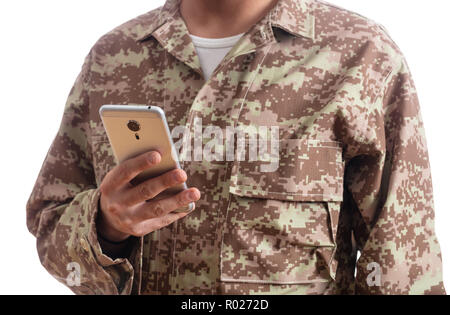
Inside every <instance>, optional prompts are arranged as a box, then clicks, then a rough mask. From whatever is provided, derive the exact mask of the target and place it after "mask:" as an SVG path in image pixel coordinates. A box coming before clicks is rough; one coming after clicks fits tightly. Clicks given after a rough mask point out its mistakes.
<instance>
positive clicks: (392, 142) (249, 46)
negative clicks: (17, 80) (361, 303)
mask: <svg viewBox="0 0 450 315" xmlns="http://www.w3.org/2000/svg"><path fill="white" fill-rule="evenodd" d="M103 104H144V105H145V104H147V105H156V106H160V107H161V108H163V109H164V111H165V112H166V116H167V118H168V123H169V126H170V128H171V129H172V130H173V129H174V128H176V127H177V126H184V127H186V128H187V130H189V131H190V132H193V130H194V128H195V123H194V122H195V121H201V122H202V125H203V126H214V127H215V128H219V129H220V130H222V131H225V130H226V129H227V128H229V127H235V128H237V127H239V128H242V129H243V130H245V131H246V132H248V133H249V134H251V132H252V131H251V130H254V129H255V128H261V127H270V128H272V127H274V128H276V130H278V134H277V139H279V141H278V143H279V152H278V153H279V154H278V159H279V163H278V167H277V168H276V169H275V170H272V171H271V172H261V169H262V167H263V166H264V165H265V163H266V162H265V161H263V160H256V161H254V160H250V159H237V158H234V155H232V157H231V158H227V159H217V160H206V159H201V160H196V159H191V160H185V161H182V168H183V170H173V171H171V172H168V173H166V174H163V175H161V176H160V177H157V178H154V179H150V180H148V181H146V182H144V183H142V184H140V185H138V186H132V185H131V184H130V183H129V182H130V180H131V179H132V178H133V177H134V176H136V175H137V174H139V173H140V172H141V171H143V170H145V169H147V168H151V167H153V166H154V165H156V164H157V163H159V161H160V159H161V156H160V154H159V153H158V152H148V153H145V154H143V155H140V156H138V157H136V158H133V159H131V160H128V161H126V162H124V163H122V164H120V165H117V164H116V161H115V160H114V156H113V153H112V150H111V146H110V144H109V142H108V138H107V136H106V132H105V129H104V127H103V125H102V123H101V120H100V117H99V114H98V110H99V108H100V106H102V105H103ZM236 150H237V149H236V148H235V151H236ZM234 153H236V152H234ZM430 174H431V173H430V165H429V159H428V153H427V144H426V139H425V133H424V126H423V122H422V118H421V114H420V108H419V103H418V98H417V94H416V90H415V86H414V83H413V80H412V78H411V73H410V70H409V68H408V65H407V63H406V61H405V59H404V56H403V55H402V53H401V51H400V50H399V48H398V46H397V45H396V44H395V43H394V41H393V40H392V39H391V38H390V37H389V35H388V33H387V32H386V30H385V29H384V28H383V27H382V26H381V25H379V24H377V23H376V22H374V21H372V20H369V19H367V18H365V17H362V16H360V15H358V14H356V13H353V12H350V11H348V10H345V9H342V8H339V7H336V6H333V5H331V4H329V3H326V2H323V1H316V0H278V1H276V0H227V1H223V0H221V1H219V0H214V1H212V0H181V1H180V0H168V1H167V2H166V3H165V5H164V6H163V7H161V8H158V9H156V10H153V11H150V12H148V13H146V14H143V15H141V16H139V17H137V18H135V19H133V20H130V21H128V22H127V23H125V24H122V25H120V26H118V27H117V28H115V29H114V30H112V31H111V32H109V33H107V34H106V35H104V36H102V37H101V38H100V39H99V40H98V42H97V43H96V44H95V45H94V47H93V48H92V49H91V51H90V52H89V54H88V55H87V57H86V59H85V62H84V65H83V67H82V70H81V73H80V75H79V76H78V78H77V79H76V81H75V84H74V86H73V88H72V90H71V92H70V95H69V98H68V100H67V103H66V106H65V112H64V116H63V119H62V122H61V126H60V130H59V132H58V134H57V136H56V138H55V139H54V142H53V144H52V146H51V148H50V150H49V152H48V155H47V157H46V159H45V161H44V164H43V166H42V169H41V172H40V174H39V177H38V179H37V181H36V184H35V187H34V189H33V191H32V193H31V196H30V199H29V201H28V203H27V224H28V228H29V230H30V232H31V233H32V234H33V235H35V236H36V238H37V248H38V253H39V257H40V260H41V262H42V264H43V266H44V267H45V268H46V269H47V270H48V271H49V273H50V274H52V275H53V276H54V277H56V278H57V279H58V280H60V281H61V282H63V283H64V284H66V285H68V286H69V287H70V288H71V289H72V290H73V292H75V293H77V294H265V293H266V294H288V293H289V294H444V293H445V290H444V286H443V282H442V274H441V272H442V271H441V254H440V248H439V244H438V241H437V239H436V236H435V233H434V209H433V206H434V205H433V194H432V181H431V175H430ZM185 181H186V182H187V184H188V186H189V187H191V188H189V190H187V191H185V192H182V193H180V194H178V195H176V196H172V197H167V198H165V199H163V200H158V201H155V200H154V197H156V196H157V195H158V194H159V193H160V192H162V191H163V190H165V189H166V188H168V187H171V186H174V185H176V184H179V183H182V182H185ZM148 199H152V200H150V202H145V200H148ZM191 201H195V202H196V209H195V210H194V211H193V212H192V213H190V214H188V215H186V214H175V213H171V212H172V211H173V210H175V209H176V208H178V207H179V206H180V205H184V204H187V203H189V202H191ZM358 252H360V257H359V259H357V253H358ZM355 271H356V276H355Z"/></svg>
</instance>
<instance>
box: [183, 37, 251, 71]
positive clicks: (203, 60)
mask: <svg viewBox="0 0 450 315" xmlns="http://www.w3.org/2000/svg"><path fill="white" fill-rule="evenodd" d="M242 35H244V33H242V34H239V35H235V36H231V37H224V38H204V37H198V36H194V35H190V36H191V39H192V42H193V43H194V46H195V49H196V50H197V55H198V58H199V59H200V66H201V67H202V70H203V74H204V76H205V79H206V80H208V79H209V78H210V76H211V74H212V73H213V72H214V70H215V69H216V68H217V66H218V65H219V63H220V62H221V61H222V60H223V58H224V57H225V56H226V54H227V53H228V52H229V51H230V50H231V48H233V46H234V45H236V43H237V42H238V41H239V39H240V38H241V37H242Z"/></svg>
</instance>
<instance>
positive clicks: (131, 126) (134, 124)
mask: <svg viewBox="0 0 450 315" xmlns="http://www.w3.org/2000/svg"><path fill="white" fill-rule="evenodd" d="M127 126H128V129H130V130H131V131H133V132H138V131H139V130H141V125H139V123H138V122H137V121H136V120H130V121H129V122H128V124H127Z"/></svg>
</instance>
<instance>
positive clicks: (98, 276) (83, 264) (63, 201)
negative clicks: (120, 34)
mask: <svg viewBox="0 0 450 315" xmlns="http://www.w3.org/2000/svg"><path fill="white" fill-rule="evenodd" d="M91 55H92V51H91V52H90V53H89V55H88V56H87V57H86V59H85V62H84V64H83V67H82V71H81V73H80V74H79V75H78V77H77V79H76V81H75V84H74V86H73V88H72V90H71V91H70V94H69V97H68V100H67V103H66V106H65V109H64V115H63V118H62V122H61V125H60V128H59V131H58V133H57V135H56V137H55V139H54V141H53V143H52V145H51V147H50V149H49V151H48V153H47V156H46V158H45V161H44V163H43V165H42V168H41V170H40V173H39V175H38V178H37V180H36V183H35V186H34V188H33V191H32V193H31V196H30V197H29V200H28V202H27V207H26V208H27V209H26V210H27V226H28V229H29V231H30V232H31V233H32V234H33V235H34V236H35V237H36V239H37V250H38V254H39V258H40V260H41V263H42V265H43V266H44V267H45V268H46V269H47V271H48V272H49V273H50V274H51V275H52V276H54V277H55V278H56V279H57V280H59V281H60V282H62V283H64V284H65V285H67V286H68V287H69V288H70V289H71V290H72V291H73V292H75V293H76V294H129V293H131V290H132V283H133V277H134V271H133V266H132V264H131V263H130V261H129V260H128V259H115V260H112V259H111V258H109V257H108V256H106V255H104V254H103V253H102V250H101V247H100V245H99V243H98V240H97V232H96V227H95V219H96V216H97V211H98V201H99V197H100V192H99V189H98V187H96V182H95V175H94V171H93V167H92V162H91V161H92V152H91V147H90V144H89V143H90V141H89V134H90V128H89V93H88V86H89V84H88V81H89V69H90V65H91ZM137 243H139V242H138V241H136V242H135V243H133V244H132V246H133V248H135V249H133V253H132V256H133V255H138V254H136V252H138V251H140V249H138V247H139V246H138V245H137Z"/></svg>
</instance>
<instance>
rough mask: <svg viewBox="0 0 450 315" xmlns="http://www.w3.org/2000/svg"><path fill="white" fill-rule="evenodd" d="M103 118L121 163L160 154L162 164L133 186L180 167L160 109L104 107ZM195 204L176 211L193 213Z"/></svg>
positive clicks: (177, 188)
mask: <svg viewBox="0 0 450 315" xmlns="http://www.w3.org/2000/svg"><path fill="white" fill-rule="evenodd" d="M100 117H101V119H102V122H103V126H104V127H105V130H106V134H107V135H108V139H109V142H110V144H111V147H112V149H113V152H114V155H115V157H116V159H117V161H118V162H119V163H121V162H123V161H125V160H128V159H131V158H134V157H136V156H138V155H140V154H142V153H145V152H148V151H158V152H159V153H160V154H161V162H160V163H159V164H158V165H155V166H154V167H152V168H150V169H148V170H146V171H144V172H142V173H141V174H139V175H138V176H136V177H135V178H134V179H133V180H132V181H131V184H133V185H138V184H139V183H142V182H143V181H146V180H148V179H150V178H154V177H157V176H159V175H162V174H164V173H166V172H168V171H171V170H173V169H176V168H180V163H179V161H178V153H177V151H176V149H175V146H174V144H173V141H172V136H171V134H170V130H169V126H168V125H167V120H166V116H165V114H164V111H163V110H162V109H161V108H159V107H157V106H137V105H103V106H102V107H101V108H100ZM186 189H187V186H186V183H183V184H181V185H178V186H175V187H172V188H169V189H167V190H166V191H165V192H163V193H161V194H160V195H159V196H158V198H162V197H167V196H168V195H174V194H177V193H179V192H181V191H183V190H186ZM193 209H194V204H193V203H190V204H189V205H188V206H186V207H183V208H181V209H177V210H175V211H174V212H191V211H192V210H193Z"/></svg>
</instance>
